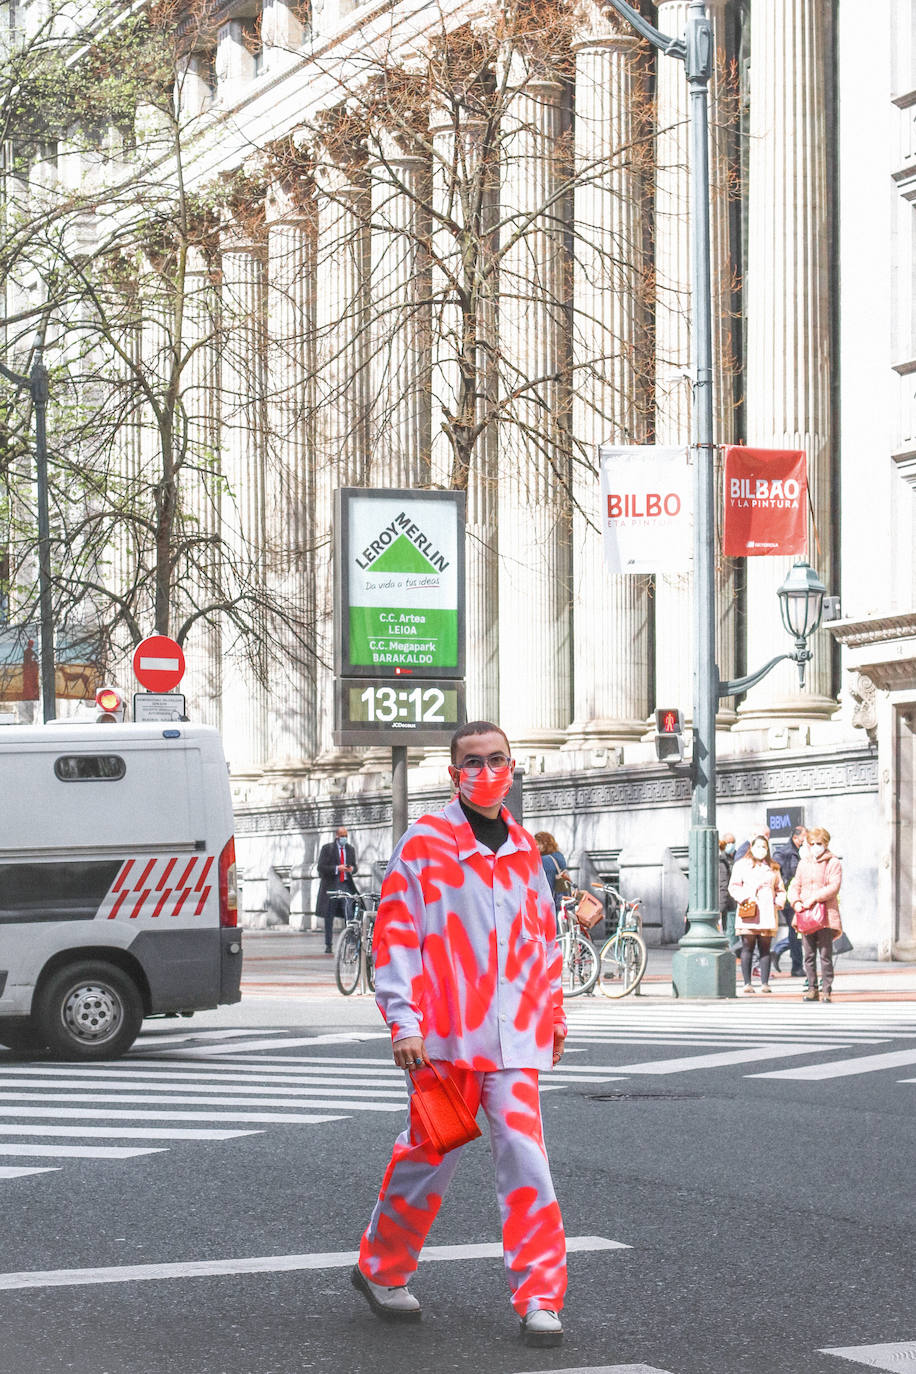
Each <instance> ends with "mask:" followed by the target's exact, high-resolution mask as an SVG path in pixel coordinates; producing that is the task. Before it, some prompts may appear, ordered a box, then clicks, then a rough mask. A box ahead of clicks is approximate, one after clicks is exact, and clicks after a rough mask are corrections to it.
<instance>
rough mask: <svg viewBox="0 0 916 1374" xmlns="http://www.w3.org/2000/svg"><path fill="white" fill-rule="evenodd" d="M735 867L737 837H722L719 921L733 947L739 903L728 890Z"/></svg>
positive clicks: (720, 846)
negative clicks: (736, 911) (736, 912)
mask: <svg viewBox="0 0 916 1374" xmlns="http://www.w3.org/2000/svg"><path fill="white" fill-rule="evenodd" d="M734 866H735V837H734V835H729V834H726V835H722V836H721V838H720V840H719V919H720V921H721V923H722V930H724V932H725V934H726V936H727V937H728V943H729V944H730V945H731V944H733V943H734V940H735V908H736V905H737V903H736V902H735V899H734V897H733V896H732V895H731V893H730V892H729V890H728V885H729V883H730V882H731V876H732V869H733V868H734Z"/></svg>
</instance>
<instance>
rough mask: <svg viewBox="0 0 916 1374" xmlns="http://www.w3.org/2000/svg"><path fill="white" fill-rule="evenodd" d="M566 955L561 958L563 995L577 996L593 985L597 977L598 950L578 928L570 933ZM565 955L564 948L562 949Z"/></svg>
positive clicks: (589, 989)
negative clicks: (569, 943) (569, 942)
mask: <svg viewBox="0 0 916 1374" xmlns="http://www.w3.org/2000/svg"><path fill="white" fill-rule="evenodd" d="M570 939H571V945H570V947H569V954H568V956H566V957H564V959H563V996H564V997H579V996H581V994H582V993H583V992H589V991H591V989H592V988H593V987H594V986H595V982H596V980H597V978H598V969H599V964H598V951H597V950H596V949H595V946H594V945H593V944H592V942H591V940H589V939H587V938H586V937H585V936H584V935H582V934H581V933H580V932H579V931H578V930H577V931H573V932H572V934H571V937H570ZM564 955H565V950H564Z"/></svg>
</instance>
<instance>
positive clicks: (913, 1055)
mask: <svg viewBox="0 0 916 1374" xmlns="http://www.w3.org/2000/svg"><path fill="white" fill-rule="evenodd" d="M904 1064H916V1050H891V1051H890V1052H889V1053H888V1054H867V1055H863V1056H861V1057H860V1058H858V1059H839V1060H832V1061H831V1062H829V1063H827V1064H806V1065H803V1066H802V1067H801V1068H794V1069H778V1070H774V1071H773V1072H772V1073H749V1074H746V1075H745V1077H746V1078H805V1079H819V1078H848V1077H850V1076H851V1075H852V1074H857V1073H878V1072H879V1071H880V1070H881V1069H898V1068H902V1066H903V1065H904Z"/></svg>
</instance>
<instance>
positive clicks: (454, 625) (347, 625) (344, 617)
mask: <svg viewBox="0 0 916 1374" xmlns="http://www.w3.org/2000/svg"><path fill="white" fill-rule="evenodd" d="M338 520H339V527H338V528H339V531H340V532H339V535H338V541H339V542H338V567H339V571H340V576H339V578H338V607H337V610H338V636H337V638H338V672H339V673H340V674H341V675H342V676H344V677H354V676H355V677H360V676H370V675H371V676H374V677H400V676H405V677H406V676H414V675H415V676H417V677H424V676H425V677H443V676H445V677H449V676H453V677H461V676H462V674H463V672H464V645H463V629H464V626H463V618H464V498H463V494H462V493H460V492H418V491H410V490H406V491H375V490H371V491H369V490H365V489H347V490H343V491H341V492H339V493H338Z"/></svg>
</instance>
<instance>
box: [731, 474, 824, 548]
mask: <svg viewBox="0 0 916 1374" xmlns="http://www.w3.org/2000/svg"><path fill="white" fill-rule="evenodd" d="M724 505H725V529H724V541H723V542H724V550H723V551H724V553H725V554H726V556H727V557H729V558H753V557H759V556H761V555H764V556H765V555H768V554H769V555H773V554H806V553H807V552H808V521H807V505H808V471H807V462H806V459H805V455H804V453H803V452H801V451H800V450H797V449H796V450H791V449H785V450H784V449H772V448H770V449H768V448H727V449H726V450H725V503H724Z"/></svg>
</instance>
